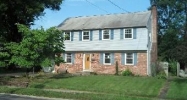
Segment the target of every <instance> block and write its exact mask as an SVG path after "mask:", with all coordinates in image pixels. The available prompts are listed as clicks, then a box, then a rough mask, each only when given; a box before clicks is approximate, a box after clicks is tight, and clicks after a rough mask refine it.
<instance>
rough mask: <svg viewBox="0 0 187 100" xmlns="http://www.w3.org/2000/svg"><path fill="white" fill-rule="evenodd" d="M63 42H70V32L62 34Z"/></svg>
mask: <svg viewBox="0 0 187 100" xmlns="http://www.w3.org/2000/svg"><path fill="white" fill-rule="evenodd" d="M64 36H65V40H71V33H70V32H64Z"/></svg>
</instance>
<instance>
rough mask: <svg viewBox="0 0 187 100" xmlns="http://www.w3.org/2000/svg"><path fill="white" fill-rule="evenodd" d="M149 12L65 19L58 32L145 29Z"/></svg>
mask: <svg viewBox="0 0 187 100" xmlns="http://www.w3.org/2000/svg"><path fill="white" fill-rule="evenodd" d="M150 15H151V11H145V12H136V13H122V14H108V15H97V16H82V17H72V18H67V19H66V20H65V21H64V22H62V23H61V24H60V25H59V26H58V29H60V30H84V29H103V28H124V27H145V26H147V23H148V19H149V18H150Z"/></svg>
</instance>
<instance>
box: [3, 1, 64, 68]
mask: <svg viewBox="0 0 187 100" xmlns="http://www.w3.org/2000/svg"><path fill="white" fill-rule="evenodd" d="M62 1H63V0H0V67H1V66H10V62H11V64H12V65H13V66H14V65H16V64H18V63H16V61H13V57H15V56H17V57H18V54H17V52H14V51H12V50H13V49H16V47H20V44H24V41H25V44H26V40H23V41H22V39H23V37H25V34H24V33H22V32H21V31H18V27H17V24H18V23H19V24H23V25H26V26H27V28H29V27H30V26H31V25H33V24H34V23H33V22H34V20H36V19H39V18H40V16H43V15H44V14H45V13H44V10H45V9H51V10H60V5H61V3H62ZM38 34H41V33H39V32H38ZM38 36H40V35H38ZM20 42H22V43H20ZM11 46H13V47H11ZM22 46H23V48H25V50H26V47H24V45H22ZM14 47H15V48H14ZM32 49H33V50H34V47H33V48H32ZM20 50H21V48H20ZM33 52H34V51H33ZM35 56H36V55H35ZM20 57H21V56H20ZM23 57H24V56H23ZM36 58H37V57H36ZM32 59H33V58H32ZM20 63H21V62H20ZM22 63H23V62H22ZM31 65H32V64H31Z"/></svg>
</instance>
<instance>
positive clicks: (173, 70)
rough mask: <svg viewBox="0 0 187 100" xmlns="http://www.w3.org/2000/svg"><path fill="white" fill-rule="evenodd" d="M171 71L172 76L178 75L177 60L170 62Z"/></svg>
mask: <svg viewBox="0 0 187 100" xmlns="http://www.w3.org/2000/svg"><path fill="white" fill-rule="evenodd" d="M169 71H170V72H171V74H172V75H174V76H176V75H177V61H175V60H169Z"/></svg>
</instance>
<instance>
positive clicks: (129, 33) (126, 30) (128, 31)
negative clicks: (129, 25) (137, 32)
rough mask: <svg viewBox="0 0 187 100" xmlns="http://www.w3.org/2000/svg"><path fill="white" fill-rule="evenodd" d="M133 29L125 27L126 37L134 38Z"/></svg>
mask: <svg viewBox="0 0 187 100" xmlns="http://www.w3.org/2000/svg"><path fill="white" fill-rule="evenodd" d="M132 35H133V34H132V29H125V39H132V37H133V36H132Z"/></svg>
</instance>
